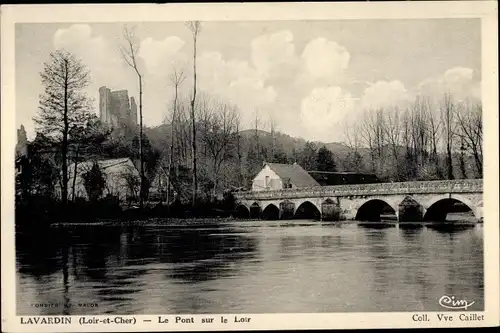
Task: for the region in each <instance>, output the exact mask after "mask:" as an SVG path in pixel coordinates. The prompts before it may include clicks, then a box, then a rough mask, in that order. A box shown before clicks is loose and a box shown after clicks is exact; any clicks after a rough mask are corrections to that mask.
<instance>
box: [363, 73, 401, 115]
mask: <svg viewBox="0 0 500 333" xmlns="http://www.w3.org/2000/svg"><path fill="white" fill-rule="evenodd" d="M409 100H410V96H409V93H408V91H407V90H406V88H405V86H404V84H403V83H402V82H401V81H397V80H394V81H377V82H376V83H374V84H371V85H370V86H369V87H367V88H366V89H365V91H364V94H363V97H362V98H361V107H362V108H365V109H379V108H387V107H392V106H399V107H403V106H405V105H406V103H407V102H408V101H409Z"/></svg>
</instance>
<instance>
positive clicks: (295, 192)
mask: <svg viewBox="0 0 500 333" xmlns="http://www.w3.org/2000/svg"><path fill="white" fill-rule="evenodd" d="M482 191H483V180H482V179H460V180H438V181H415V182H398V183H375V184H356V185H334V186H313V187H301V188H297V189H283V190H270V191H248V192H236V193H235V196H236V198H237V199H239V200H271V199H296V198H309V197H345V196H360V195H387V194H427V193H436V194H438V193H480V192H482Z"/></svg>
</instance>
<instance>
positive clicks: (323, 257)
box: [16, 221, 484, 315]
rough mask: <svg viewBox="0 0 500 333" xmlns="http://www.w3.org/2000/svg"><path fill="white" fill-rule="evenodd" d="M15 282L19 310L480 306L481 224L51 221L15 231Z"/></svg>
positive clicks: (273, 310)
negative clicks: (447, 302)
mask: <svg viewBox="0 0 500 333" xmlns="http://www.w3.org/2000/svg"><path fill="white" fill-rule="evenodd" d="M16 288H17V290H16V292H17V297H18V302H17V303H18V304H17V311H18V314H24V315H26V314H32V315H34V314H106V313H108V314H112V313H119V314H175V313H280V312H281V313H284V312H354V311H356V312H370V311H438V310H439V311H443V310H446V309H444V308H442V307H440V306H439V304H438V299H439V298H440V297H441V296H443V295H449V296H452V295H454V296H456V297H458V298H465V299H467V300H468V301H469V302H471V301H474V302H475V303H474V305H472V307H471V308H470V309H471V310H483V308H484V297H483V227H482V225H477V226H475V227H473V228H470V229H467V230H460V231H457V230H456V231H446V232H443V231H436V230H432V229H430V228H427V227H422V228H420V229H411V230H404V229H402V228H399V227H397V226H396V227H390V228H384V229H376V228H368V227H362V226H358V225H356V224H347V223H346V224H333V223H332V224H326V223H319V222H312V221H286V222H285V221H257V222H255V221H253V222H250V221H249V222H227V223H224V224H222V225H221V226H220V227H205V228H199V227H198V228H182V229H181V228H168V227H158V226H141V227H139V226H134V227H122V226H116V227H115V226H113V227H102V226H101V227H76V228H65V230H60V229H59V230H58V229H53V230H51V231H48V232H46V233H45V234H42V233H37V235H36V236H29V237H28V236H23V235H18V237H17V285H16Z"/></svg>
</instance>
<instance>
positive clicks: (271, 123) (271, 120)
mask: <svg viewBox="0 0 500 333" xmlns="http://www.w3.org/2000/svg"><path fill="white" fill-rule="evenodd" d="M276 126H277V124H276V119H275V118H274V117H273V115H272V114H271V113H270V114H269V132H270V133H271V158H273V159H274V153H275V152H276Z"/></svg>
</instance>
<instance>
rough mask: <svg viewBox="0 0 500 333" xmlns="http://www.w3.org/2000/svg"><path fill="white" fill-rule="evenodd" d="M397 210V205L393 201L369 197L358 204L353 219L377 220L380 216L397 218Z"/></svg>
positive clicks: (379, 219) (380, 218)
mask: <svg viewBox="0 0 500 333" xmlns="http://www.w3.org/2000/svg"><path fill="white" fill-rule="evenodd" d="M397 212H398V207H397V206H396V205H395V204H394V203H392V202H388V200H385V199H383V198H379V197H376V198H369V199H367V200H366V201H364V202H363V203H361V204H360V205H359V207H358V209H357V211H356V215H355V220H357V221H370V222H379V221H381V220H382V216H385V217H396V218H397Z"/></svg>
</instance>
